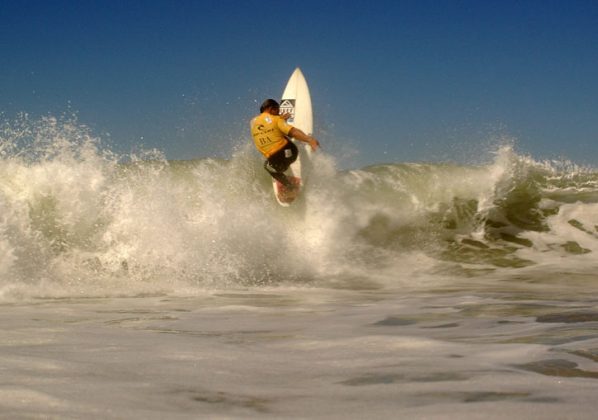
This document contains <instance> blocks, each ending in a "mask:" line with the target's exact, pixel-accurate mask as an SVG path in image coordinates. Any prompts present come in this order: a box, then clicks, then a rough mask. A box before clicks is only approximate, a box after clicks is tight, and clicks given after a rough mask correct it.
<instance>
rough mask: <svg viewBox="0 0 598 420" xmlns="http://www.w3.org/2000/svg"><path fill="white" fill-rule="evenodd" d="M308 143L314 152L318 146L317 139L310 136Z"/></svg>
mask: <svg viewBox="0 0 598 420" xmlns="http://www.w3.org/2000/svg"><path fill="white" fill-rule="evenodd" d="M309 145H310V146H311V149H312V150H313V151H314V152H315V151H316V150H318V148H319V147H320V142H319V141H318V140H316V139H315V138H313V137H310V138H309Z"/></svg>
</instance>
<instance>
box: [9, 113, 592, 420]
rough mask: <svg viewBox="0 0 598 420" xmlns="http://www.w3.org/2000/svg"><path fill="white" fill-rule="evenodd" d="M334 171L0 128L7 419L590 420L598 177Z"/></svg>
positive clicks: (567, 166) (384, 168)
mask: <svg viewBox="0 0 598 420" xmlns="http://www.w3.org/2000/svg"><path fill="white" fill-rule="evenodd" d="M488 156H489V157H488V159H487V162H485V163H482V164H476V165H464V164H449V163H409V162H397V163H385V164H379V165H373V166H369V167H365V168H359V169H353V170H339V169H338V168H337V167H336V164H335V161H334V159H333V157H331V156H329V155H327V154H326V153H325V152H322V153H316V154H314V156H313V158H312V160H311V161H310V162H306V166H307V171H308V174H309V178H308V179H307V184H306V189H305V191H304V194H303V195H302V196H301V198H300V199H299V200H298V202H296V203H295V204H294V205H293V206H291V207H290V208H282V207H280V206H279V205H278V204H277V203H276V201H275V200H274V197H273V195H272V189H271V181H270V179H269V176H268V174H267V173H266V172H265V171H264V170H263V168H262V161H261V158H260V157H259V156H258V155H257V154H256V153H255V152H254V151H253V150H252V148H251V144H250V142H248V144H247V145H246V146H241V147H239V148H238V149H237V150H236V151H235V152H234V154H233V156H232V157H231V158H230V159H228V160H218V159H209V158H205V159H197V160H188V161H168V160H166V159H164V158H163V156H162V154H161V153H160V152H159V151H147V152H143V153H140V154H139V155H130V156H118V155H116V154H115V153H112V152H111V151H110V149H109V148H108V147H105V146H103V145H102V143H101V141H100V140H98V139H97V138H95V137H94V136H93V134H92V133H91V132H90V130H88V129H87V128H86V127H84V126H82V125H81V124H79V123H77V122H76V121H72V120H61V119H55V118H51V117H47V118H43V119H40V120H36V121H32V120H30V119H28V118H21V119H19V120H18V121H10V122H5V123H3V124H2V125H0V326H1V331H0V334H1V338H0V372H1V376H0V417H2V418H90V417H91V418H150V419H151V418H156V419H158V418H181V419H186V418H240V417H242V418H247V417H249V418H380V417H383V418H388V417H393V418H513V417H515V418H576V419H577V418H594V417H595V411H596V409H598V402H596V395H597V392H598V365H597V363H596V362H597V361H598V300H597V298H596V292H597V291H598V286H597V284H598V275H597V274H596V273H597V270H598V260H597V259H596V255H597V253H598V171H596V170H595V169H592V168H584V167H579V166H576V165H575V164H573V163H570V162H559V161H551V162H545V161H538V160H535V159H534V158H533V157H530V156H523V155H521V154H517V153H516V152H515V151H514V149H513V147H511V146H508V145H507V146H502V147H498V148H496V150H493V151H490V152H489V155H488Z"/></svg>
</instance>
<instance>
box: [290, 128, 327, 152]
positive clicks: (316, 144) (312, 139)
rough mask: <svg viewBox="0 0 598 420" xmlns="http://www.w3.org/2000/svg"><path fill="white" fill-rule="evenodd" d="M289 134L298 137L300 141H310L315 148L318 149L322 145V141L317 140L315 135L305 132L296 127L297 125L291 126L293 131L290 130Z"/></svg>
mask: <svg viewBox="0 0 598 420" xmlns="http://www.w3.org/2000/svg"><path fill="white" fill-rule="evenodd" d="M289 136H291V137H293V138H294V139H297V140H299V141H302V142H304V143H308V144H309V145H310V146H311V148H312V149H313V150H317V149H318V147H320V142H319V141H318V140H316V138H315V137H312V136H308V135H307V134H305V133H304V132H303V131H301V130H299V129H298V128H295V127H293V128H291V131H289Z"/></svg>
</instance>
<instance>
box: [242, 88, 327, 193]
mask: <svg viewBox="0 0 598 420" xmlns="http://www.w3.org/2000/svg"><path fill="white" fill-rule="evenodd" d="M290 116H291V115H290V114H284V115H280V105H279V104H278V102H276V101H275V100H274V99H266V100H265V101H264V103H263V104H262V106H261V107H260V115H258V116H257V117H255V118H253V119H252V120H251V136H252V137H253V141H254V143H255V147H257V149H258V150H259V151H260V152H261V153H262V154H263V155H264V156H265V157H266V161H265V162H264V168H265V169H266V171H268V173H269V174H270V175H272V177H273V178H274V179H276V180H277V181H278V182H280V183H281V184H282V185H284V186H285V187H286V188H288V189H293V188H294V184H293V183H291V181H289V179H288V178H287V176H286V175H285V174H284V172H285V171H286V170H287V169H288V168H289V166H290V165H291V164H292V163H293V162H295V160H297V156H298V155H299V150H298V149H297V146H295V144H294V143H293V142H292V141H290V139H289V137H293V138H294V139H297V140H299V141H302V142H305V143H308V144H309V145H310V146H311V148H312V149H313V150H314V151H315V150H317V149H318V147H319V146H320V142H318V140H316V139H315V138H314V137H312V136H308V135H307V134H305V133H304V132H303V131H301V130H300V129H298V128H297V127H293V126H292V125H290V124H288V123H287V120H288V119H289V117H290Z"/></svg>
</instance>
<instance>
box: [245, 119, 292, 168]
mask: <svg viewBox="0 0 598 420" xmlns="http://www.w3.org/2000/svg"><path fill="white" fill-rule="evenodd" d="M292 128H293V127H292V126H291V125H289V124H287V122H286V121H285V120H284V119H283V118H281V117H280V116H279V115H271V114H269V113H267V112H263V113H261V114H260V115H258V116H257V117H255V118H254V119H252V120H251V136H252V137H253V142H254V143H255V147H257V149H258V150H259V151H260V152H261V153H262V154H263V155H264V156H266V157H267V158H268V157H270V156H272V155H273V154H274V153H276V152H278V151H279V150H280V149H282V148H283V147H284V146H285V145H286V144H287V141H288V140H287V138H286V137H285V136H287V135H288V134H289V132H290V131H291V129H292Z"/></svg>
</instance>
